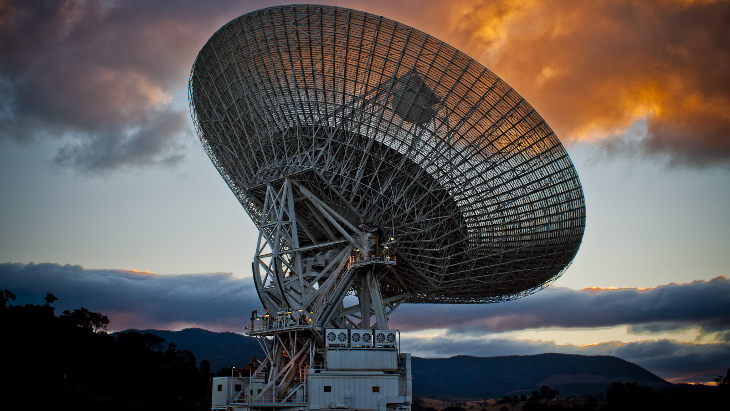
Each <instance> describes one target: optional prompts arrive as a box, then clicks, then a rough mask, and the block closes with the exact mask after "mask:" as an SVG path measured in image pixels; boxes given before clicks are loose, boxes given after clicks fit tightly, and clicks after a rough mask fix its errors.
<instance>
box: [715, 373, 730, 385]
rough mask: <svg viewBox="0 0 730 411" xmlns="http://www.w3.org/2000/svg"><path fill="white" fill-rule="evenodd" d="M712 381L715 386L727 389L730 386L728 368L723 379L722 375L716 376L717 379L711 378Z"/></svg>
mask: <svg viewBox="0 0 730 411" xmlns="http://www.w3.org/2000/svg"><path fill="white" fill-rule="evenodd" d="M712 380H713V381H715V384H717V385H718V386H720V387H723V386H724V387H728V386H730V368H728V369H727V373H726V374H725V377H723V376H722V375H718V376H717V378H713V379H712Z"/></svg>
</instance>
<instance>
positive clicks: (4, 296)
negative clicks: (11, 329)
mask: <svg viewBox="0 0 730 411" xmlns="http://www.w3.org/2000/svg"><path fill="white" fill-rule="evenodd" d="M10 300H13V301H15V294H13V293H12V292H10V290H8V289H5V290H2V291H0V308H6V307H7V305H6V303H7V302H8V301H10Z"/></svg>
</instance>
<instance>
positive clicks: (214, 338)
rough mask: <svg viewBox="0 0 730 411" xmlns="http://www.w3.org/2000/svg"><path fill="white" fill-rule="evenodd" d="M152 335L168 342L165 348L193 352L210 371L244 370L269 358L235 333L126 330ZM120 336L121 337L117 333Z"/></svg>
mask: <svg viewBox="0 0 730 411" xmlns="http://www.w3.org/2000/svg"><path fill="white" fill-rule="evenodd" d="M128 331H137V332H139V333H142V334H144V333H146V332H148V333H152V334H155V335H157V336H158V337H162V338H164V339H165V344H169V343H173V344H175V345H177V348H178V349H180V350H190V351H192V352H193V354H195V358H196V360H197V361H198V362H200V361H201V360H208V361H210V370H211V371H213V372H217V371H218V370H220V369H221V368H230V367H231V366H235V367H239V368H243V367H244V366H245V365H246V364H248V362H249V361H251V359H252V358H254V357H256V358H259V359H260V358H263V357H265V354H264V352H263V351H262V350H261V346H260V345H259V343H258V341H256V339H255V338H252V337H246V336H244V335H241V334H236V333H232V332H223V333H217V332H213V331H208V330H203V329H201V328H186V329H184V330H181V331H163V330H125V331H122V332H128ZM115 334H117V333H115Z"/></svg>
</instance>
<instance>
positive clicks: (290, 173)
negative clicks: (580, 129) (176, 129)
mask: <svg viewBox="0 0 730 411" xmlns="http://www.w3.org/2000/svg"><path fill="white" fill-rule="evenodd" d="M189 100H190V107H191V113H192V117H193V121H194V124H195V127H196V131H197V133H198V136H199V137H200V140H201V142H202V144H203V146H204V148H205V150H206V152H207V154H208V155H209V157H210V158H211V160H212V161H213V164H214V165H215V166H216V168H217V169H218V171H219V172H220V174H221V175H222V176H223V178H224V179H225V181H226V183H227V184H228V186H229V187H230V188H231V190H232V191H233V193H234V194H235V195H236V196H237V198H238V200H239V201H240V203H241V204H242V205H243V207H244V209H245V210H246V212H247V213H248V214H249V216H250V217H251V218H252V220H253V221H254V222H255V224H256V225H257V227H258V229H259V241H258V246H257V249H256V253H255V258H254V263H253V272H254V280H255V283H256V287H257V290H258V292H259V296H260V298H261V302H262V304H263V306H264V309H265V310H264V311H265V312H266V314H264V315H263V317H262V326H261V328H260V329H258V330H257V331H255V332H254V333H252V334H254V335H259V336H261V337H262V338H263V339H264V341H265V343H266V344H267V347H266V350H267V353H268V354H267V355H268V358H267V359H266V361H264V362H263V363H262V364H261V366H260V367H259V369H258V370H257V372H256V375H261V378H262V380H264V381H266V385H265V387H264V388H263V389H262V391H261V394H260V395H259V397H257V399H256V401H260V400H262V398H263V397H266V396H270V398H271V399H272V401H283V400H282V399H283V398H288V399H291V398H293V396H296V395H298V394H295V393H296V392H298V391H297V390H298V389H299V388H298V387H301V386H302V384H304V383H305V382H306V381H305V380H306V378H307V377H306V373H303V372H302V369H303V368H306V367H310V366H312V365H313V364H315V363H316V362H317V361H318V358H317V355H318V350H320V349H322V347H323V344H324V335H323V332H324V330H325V329H327V328H351V329H371V328H381V329H387V321H388V315H389V314H390V313H391V312H392V311H393V310H394V309H396V308H397V307H398V306H399V305H401V304H403V303H404V302H409V303H493V302H501V301H507V300H511V299H515V298H520V297H523V296H526V295H529V294H531V293H534V292H536V291H538V290H540V289H542V288H543V287H545V286H547V285H548V284H550V283H551V282H552V281H554V280H555V279H556V278H557V277H559V276H560V275H561V274H562V272H563V271H564V270H565V269H566V268H567V267H568V265H569V264H570V263H571V261H572V260H573V258H574V257H575V255H576V253H577V251H578V248H579V246H580V243H581V240H582V237H583V232H584V228H585V202H584V197H583V191H582V189H581V185H580V181H579V179H578V175H577V173H576V170H575V168H574V166H573V163H572V162H571V160H570V158H569V157H568V154H567V152H566V151H565V149H564V147H563V146H562V144H561V143H560V141H559V140H558V138H557V137H556V136H555V134H554V133H553V131H552V130H551V129H550V127H549V126H548V125H547V124H546V123H545V121H544V120H543V119H542V117H540V115H539V114H538V113H537V112H536V111H535V110H534V109H533V108H532V107H531V106H530V105H529V104H528V103H527V102H526V101H525V100H524V99H523V98H522V97H521V96H520V95H519V94H517V92H515V91H514V90H513V89H512V88H510V87H509V86H508V85H507V84H506V83H505V82H504V81H502V80H501V79H500V78H499V77H497V76H496V75H495V74H494V73H492V72H491V71H489V70H488V69H487V68H485V67H484V66H482V65H481V64H479V63H478V62H476V61H474V60H473V59H471V58H469V57H468V56H466V55H464V54H463V53H461V52H459V51H458V50H456V49H454V48H453V47H451V46H449V45H447V44H445V43H443V42H442V41H439V40H437V39H435V38H433V37H431V36H429V35H427V34H425V33H423V32H421V31H419V30H416V29H414V28H412V27H408V26H406V25H403V24H400V23H397V22H395V21H393V20H389V19H387V18H384V17H380V16H375V15H372V14H368V13H364V12H360V11H355V10H350V9H344V8H338V7H331V6H318V5H295V6H277V7H271V8H266V9H262V10H257V11H254V12H251V13H248V14H246V15H243V16H241V17H238V18H236V19H234V20H232V21H231V22H229V23H227V24H226V25H225V26H223V27H222V28H221V29H220V30H218V31H217V32H216V33H215V34H214V35H213V36H212V37H211V38H210V40H208V42H207V43H206V45H205V46H204V47H203V49H202V50H201V51H200V53H199V55H198V57H197V58H196V60H195V63H194V65H193V69H192V72H191V75H190V81H189ZM348 296H351V298H347V297H348ZM264 374H266V377H265V378H264V376H263V375H264ZM256 375H255V376H256Z"/></svg>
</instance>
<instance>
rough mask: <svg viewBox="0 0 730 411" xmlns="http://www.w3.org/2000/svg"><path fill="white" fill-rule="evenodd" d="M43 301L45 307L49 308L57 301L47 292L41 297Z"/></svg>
mask: <svg viewBox="0 0 730 411" xmlns="http://www.w3.org/2000/svg"><path fill="white" fill-rule="evenodd" d="M43 299H44V300H46V306H50V305H51V304H53V303H54V302H56V301H58V297H56V296H55V295H53V294H51V293H49V292H47V293H46V296H45V297H43Z"/></svg>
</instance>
